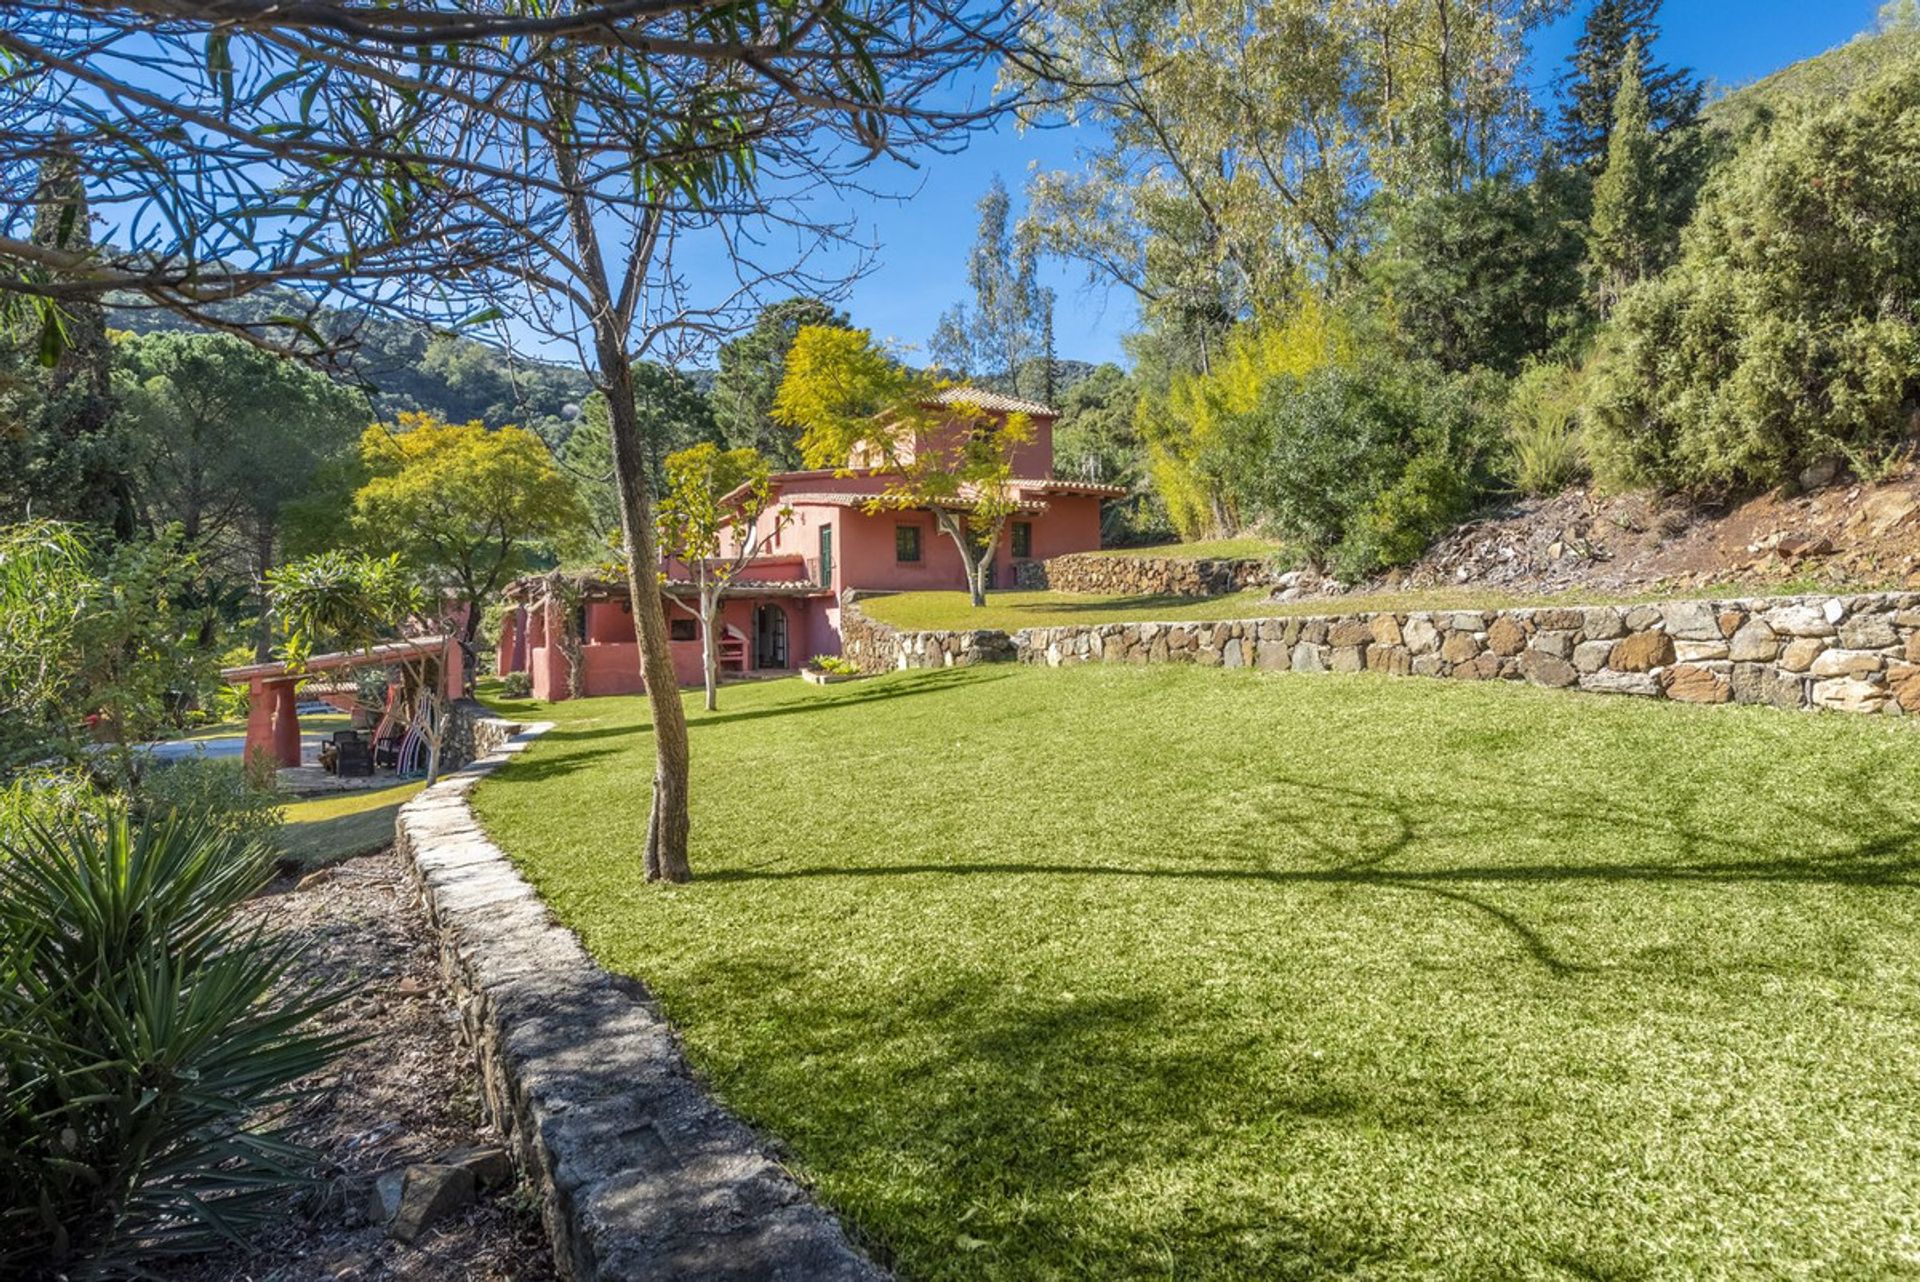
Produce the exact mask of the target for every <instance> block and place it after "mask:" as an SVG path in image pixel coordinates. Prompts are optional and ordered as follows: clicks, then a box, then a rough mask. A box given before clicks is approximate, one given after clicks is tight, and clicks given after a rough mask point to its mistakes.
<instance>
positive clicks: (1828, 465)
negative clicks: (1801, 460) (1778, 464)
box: [1800, 458, 1840, 490]
mask: <svg viewBox="0 0 1920 1282" xmlns="http://www.w3.org/2000/svg"><path fill="white" fill-rule="evenodd" d="M1839 474H1840V463H1839V460H1837V459H1831V458H1823V459H1820V460H1818V461H1817V462H1813V463H1809V464H1807V466H1805V467H1803V468H1801V469H1800V488H1801V489H1803V490H1817V489H1819V488H1820V487H1821V486H1823V485H1831V484H1833V478H1834V477H1836V476H1838V475H1839Z"/></svg>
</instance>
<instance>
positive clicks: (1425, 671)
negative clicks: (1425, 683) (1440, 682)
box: [1413, 654, 1447, 677]
mask: <svg viewBox="0 0 1920 1282" xmlns="http://www.w3.org/2000/svg"><path fill="white" fill-rule="evenodd" d="M1446 668H1447V661H1446V660H1445V659H1443V658H1441V657H1440V656H1439V655H1437V654H1418V655H1415V656H1414V658H1413V675H1414V676H1416V677H1441V676H1445V675H1446Z"/></svg>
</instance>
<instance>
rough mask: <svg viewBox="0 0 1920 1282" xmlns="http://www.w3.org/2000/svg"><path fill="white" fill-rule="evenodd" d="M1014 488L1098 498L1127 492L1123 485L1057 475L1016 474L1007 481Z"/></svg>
mask: <svg viewBox="0 0 1920 1282" xmlns="http://www.w3.org/2000/svg"><path fill="white" fill-rule="evenodd" d="M1007 484H1008V485H1010V486H1012V487H1013V488H1014V489H1016V490H1031V491H1033V492H1034V493H1036V494H1091V495H1097V496H1099V497H1100V498H1108V499H1118V498H1125V497H1126V496H1127V494H1128V493H1129V491H1128V489H1127V487H1126V486H1124V485H1105V484H1102V483H1101V482H1099V481H1069V480H1065V479H1063V478H1061V477H1057V476H1016V477H1014V478H1013V479H1012V480H1010V481H1008V482H1007Z"/></svg>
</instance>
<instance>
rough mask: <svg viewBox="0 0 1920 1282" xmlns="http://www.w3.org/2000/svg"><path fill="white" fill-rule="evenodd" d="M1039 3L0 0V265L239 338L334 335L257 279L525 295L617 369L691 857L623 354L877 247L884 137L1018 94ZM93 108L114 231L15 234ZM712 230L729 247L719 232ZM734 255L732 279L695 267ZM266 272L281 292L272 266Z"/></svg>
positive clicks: (659, 699)
mask: <svg viewBox="0 0 1920 1282" xmlns="http://www.w3.org/2000/svg"><path fill="white" fill-rule="evenodd" d="M1025 3H1026V0H826V2H825V3H820V4H810V5H801V6H795V5H790V4H787V3H784V0H690V2H687V3H672V4H669V3H666V0H601V2H599V3H593V2H590V0H557V2H555V3H548V4H539V5H534V4H529V3H521V2H519V0H441V2H439V3H434V2H431V0H398V2H388V3H375V0H203V2H196V0H63V2H55V0H25V2H24V3H18V4H13V5H9V6H7V7H6V9H5V10H4V11H0V58H4V60H5V68H6V69H5V74H4V76H3V77H0V290H12V291H14V292H16V293H19V294H24V295H28V296H33V297H39V298H48V299H59V298H63V297H84V296H94V295H98V294H99V293H100V292H102V291H109V290H112V291H119V292H120V293H121V294H122V295H123V296H125V297H129V298H132V299H135V300H137V301H138V302H140V303H141V304H142V305H148V306H157V307H165V308H169V309H171V310H174V311H176V312H182V313H185V314H188V315H192V316H195V317H197V318H201V319H204V320H206V321H208V322H209V323H211V324H213V325H215V326H216V327H219V328H224V329H228V330H229V331H232V332H238V333H241V334H243V335H245V336H247V337H249V338H252V339H254V340H255V341H265V342H275V343H278V344H280V345H283V346H285V347H288V348H292V349H295V350H299V351H303V352H308V353H315V352H323V351H328V350H331V349H334V348H337V347H339V346H340V345H341V344H340V343H339V341H338V340H339V338H340V335H339V334H338V333H337V332H336V331H333V330H325V331H323V330H322V329H321V328H320V327H319V326H317V325H316V324H315V323H314V312H313V311H312V310H309V311H308V312H307V313H305V314H286V313H281V312H276V311H269V312H268V313H267V314H266V315H260V314H258V313H257V312H256V313H251V314H248V315H244V316H241V315H237V314H236V312H235V311H234V310H233V309H232V308H231V307H228V306H223V304H229V303H230V302H231V300H234V299H240V298H245V297H247V296H249V295H254V294H258V293H259V292H260V291H263V290H266V289H268V288H269V287H273V286H282V287H285V289H286V290H287V291H295V296H296V297H297V298H299V299H302V300H304V301H305V302H306V303H307V304H309V306H310V308H311V309H318V308H320V307H323V306H324V307H328V308H341V307H359V308H362V309H379V310H381V311H385V312H389V313H399V314H404V315H410V316H414V317H417V318H420V319H427V320H433V321H437V322H439V323H447V324H452V323H459V322H462V321H464V322H466V323H467V324H470V325H471V324H477V323H480V322H493V321H499V320H502V319H503V318H508V317H510V318H512V319H513V320H515V321H517V322H518V325H519V327H520V329H521V330H522V332H525V331H532V332H533V333H535V334H539V335H543V336H545V337H546V338H547V339H549V340H553V341H560V342H565V343H568V344H570V345H571V346H573V348H574V349H575V350H576V351H577V352H578V353H579V355H580V359H581V363H582V365H583V367H584V368H585V369H586V370H587V371H588V372H589V374H590V375H591V376H592V377H593V379H594V381H595V383H596V385H597V386H598V388H599V390H600V391H601V392H602V393H604V394H605V396H606V398H607V402H608V406H609V411H610V426H611V436H612V443H613V455H614V472H615V480H616V486H617V489H618V492H619V498H620V510H621V518H622V519H621V525H622V530H623V546H624V550H625V554H626V561H627V572H628V581H629V587H630V590H631V593H632V597H633V606H634V620H635V630H636V634H637V636H638V639H639V649H640V654H641V665H642V672H643V676H644V678H645V680H646V685H647V690H648V697H649V700H650V703H651V707H652V713H653V723H654V738H655V745H656V750H657V765H656V770H655V776H654V787H653V799H652V811H651V818H650V821H649V825H648V838H647V849H646V856H645V867H646V875H647V876H648V878H649V879H664V880H674V881H678V880H685V879H687V878H688V877H689V876H691V870H690V868H689V865H688V861H687V830H688V814H687V755H688V745H687V735H686V723H685V714H684V710H683V708H682V705H681V702H680V697H679V694H678V691H677V688H676V683H675V678H674V675H673V668H672V663H671V660H670V657H669V652H668V644H667V627H666V618H665V613H664V608H663V604H662V601H661V596H660V588H659V583H658V576H657V574H656V572H655V567H656V566H657V564H658V560H659V556H658V548H657V546H656V540H655V533H654V526H655V522H654V516H653V506H654V499H655V496H654V495H653V494H652V493H651V489H650V484H649V479H648V474H647V470H646V467H645V459H646V456H647V452H646V449H645V448H644V444H643V441H642V439H641V427H640V424H639V422H638V420H637V416H636V414H635V409H634V396H633V385H634V366H635V363H636V362H637V361H640V360H644V359H657V360H663V361H666V362H669V363H672V362H675V361H678V360H682V359H685V358H686V357H687V356H688V355H690V354H691V353H694V352H697V351H699V350H700V349H701V348H702V347H704V346H705V345H707V344H710V343H711V342H712V341H713V340H714V339H715V338H716V337H718V336H720V335H722V334H724V333H726V332H727V331H728V330H730V329H732V328H735V327H737V326H738V325H739V324H740V323H741V322H742V321H743V320H744V319H745V318H746V316H747V315H748V314H750V313H751V311H752V310H753V309H754V308H756V307H757V306H758V305H759V304H761V303H762V302H764V301H766V300H767V299H768V298H770V297H773V296H775V295H781V296H784V295H787V294H792V293H803V294H808V295H812V296H816V297H827V298H833V297H837V296H839V294H840V293H841V292H842V291H843V289H844V285H845V282H846V280H847V278H848V277H849V275H850V274H853V273H857V272H858V271H859V270H861V269H862V267H863V265H864V264H865V262H866V261H867V260H866V257H865V255H864V254H863V253H862V252H861V250H862V248H863V247H862V246H861V245H860V243H859V241H858V238H857V235H856V231H857V227H856V224H855V222H854V220H853V219H851V218H850V217H848V216H847V215H846V214H845V213H844V210H845V208H846V206H847V203H848V201H849V199H850V198H868V199H870V198H872V197H874V196H875V195H877V194H878V193H876V192H874V191H873V190H871V188H870V187H869V186H868V185H867V183H866V179H865V176H866V175H868V174H870V173H871V172H873V171H872V170H871V169H870V166H872V165H873V163H874V162H875V161H877V160H884V161H890V162H897V163H903V164H911V163H913V160H914V157H915V156H916V154H918V153H924V152H928V151H939V150H941V149H944V148H950V147H953V146H957V145H959V144H960V142H962V141H963V140H964V138H965V136H966V135H967V133H968V132H969V131H971V130H973V129H976V128H978V127H980V126H982V125H984V124H987V123H989V122H990V121H992V120H993V119H995V118H996V117H997V116H998V115H999V114H1000V113H1002V112H1004V111H1007V110H1009V109H1011V108H1013V107H1014V106H1016V105H1017V104H1016V103H1015V101H1014V100H1013V99H1012V98H1011V97H1008V96H996V95H994V94H992V93H985V92H981V91H978V90H975V89H974V88H972V87H971V85H972V81H971V79H970V75H969V73H972V72H974V71H975V70H976V69H978V68H980V67H982V66H983V65H985V64H986V63H988V62H991V61H995V60H1002V61H1010V62H1011V63H1012V64H1014V65H1015V66H1016V67H1017V68H1018V69H1019V70H1020V72H1021V76H1020V79H1021V81H1022V83H1032V82H1034V81H1035V80H1036V79H1037V78H1039V77H1042V76H1044V73H1045V70H1046V67H1045V59H1044V58H1043V57H1041V56H1040V55H1038V54H1037V53H1036V52H1035V51H1033V50H1032V49H1030V48H1028V47H1027V45H1026V44H1025V40H1024V36H1023V34H1022V33H1023V31H1024V30H1025V29H1026V26H1027V22H1026V20H1027V17H1028V13H1027V10H1026V8H1025ZM82 136H84V137H85V138H87V139H88V140H89V143H88V146H87V147H86V148H84V149H83V150H82V151H81V152H80V167H81V171H82V173H83V175H84V178H85V180H86V182H87V185H88V189H89V192H90V193H91V194H92V195H93V199H94V207H95V209H96V210H99V211H101V212H102V213H103V214H104V215H105V216H106V220H107V222H108V224H109V231H108V235H107V236H106V237H105V238H104V239H105V240H106V242H107V245H108V247H107V248H105V249H103V250H100V251H97V252H95V253H92V254H88V255H85V256H73V255H62V254H57V253H53V252H51V251H48V250H46V249H45V248H43V247H39V246H36V245H34V244H33V242H32V238H31V237H30V236H23V235H19V234H18V233H17V230H16V229H17V226H18V225H19V223H20V218H19V217H18V215H17V214H16V213H15V212H14V211H16V210H17V209H22V208H25V205H23V204H22V202H21V197H20V196H19V194H18V193H19V191H20V190H21V188H22V184H23V181H24V179H23V176H22V175H23V173H24V172H25V170H26V169H27V168H28V167H30V166H32V165H34V164H35V163H37V161H38V160H39V159H40V158H42V157H44V156H45V155H46V154H48V152H49V149H50V148H51V147H52V146H53V145H54V144H55V143H56V141H60V140H64V139H67V138H71V137H82ZM716 251H717V254H716ZM695 253H699V254H701V255H703V256H705V257H706V258H707V259H708V260H709V261H711V260H712V258H714V257H716V256H717V257H720V258H721V259H722V260H723V261H725V262H726V263H727V264H729V265H730V267H731V279H730V280H728V281H727V282H726V284H725V285H724V286H723V287H721V288H719V289H717V290H714V289H711V288H710V287H705V286H699V285H697V284H696V282H695V279H694V277H693V276H692V275H691V273H690V271H689V270H688V268H687V266H686V260H687V258H688V256H690V255H692V254H695ZM276 296H277V295H276Z"/></svg>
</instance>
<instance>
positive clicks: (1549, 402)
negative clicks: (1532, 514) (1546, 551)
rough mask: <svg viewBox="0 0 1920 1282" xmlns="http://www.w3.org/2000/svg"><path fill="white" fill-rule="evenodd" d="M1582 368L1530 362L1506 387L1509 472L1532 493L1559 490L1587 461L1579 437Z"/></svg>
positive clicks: (1570, 480)
mask: <svg viewBox="0 0 1920 1282" xmlns="http://www.w3.org/2000/svg"><path fill="white" fill-rule="evenodd" d="M1581 394H1582V384H1581V381H1580V372H1579V371H1578V370H1576V369H1572V368H1570V367H1568V366H1565V365H1530V366H1528V367H1527V368H1526V369H1525V370H1523V371H1522V372H1521V374H1520V376H1519V377H1518V378H1516V379H1514V380H1513V386H1512V387H1511V388H1510V389H1509V390H1508V393H1507V411H1506V423H1507V464H1506V473H1507V477H1508V479H1509V480H1511V481H1512V482H1513V484H1514V485H1515V486H1516V487H1517V488H1519V489H1521V490H1523V491H1525V492H1526V493H1528V494H1539V495H1550V494H1558V493H1559V492H1560V491H1562V490H1564V489H1566V488H1567V487H1568V486H1569V485H1571V484H1573V482H1574V481H1575V479H1577V478H1578V477H1579V475H1580V473H1581V472H1582V471H1583V470H1584V469H1585V467H1586V455H1585V453H1584V452H1583V450H1582V447H1581V443H1580V397H1581Z"/></svg>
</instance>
